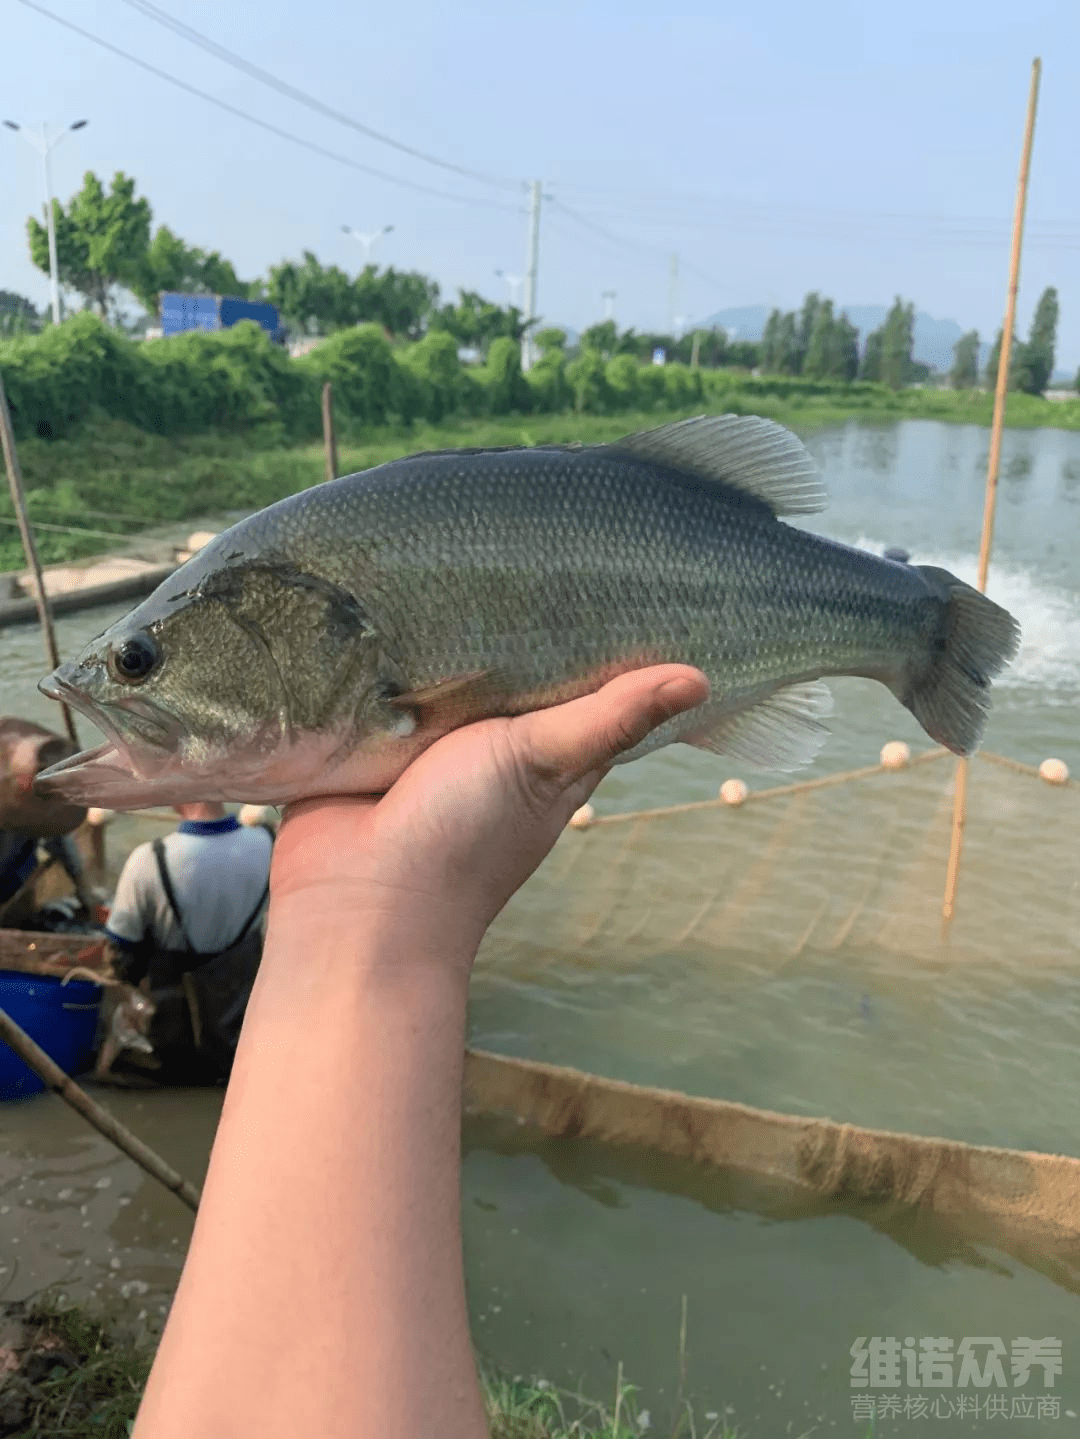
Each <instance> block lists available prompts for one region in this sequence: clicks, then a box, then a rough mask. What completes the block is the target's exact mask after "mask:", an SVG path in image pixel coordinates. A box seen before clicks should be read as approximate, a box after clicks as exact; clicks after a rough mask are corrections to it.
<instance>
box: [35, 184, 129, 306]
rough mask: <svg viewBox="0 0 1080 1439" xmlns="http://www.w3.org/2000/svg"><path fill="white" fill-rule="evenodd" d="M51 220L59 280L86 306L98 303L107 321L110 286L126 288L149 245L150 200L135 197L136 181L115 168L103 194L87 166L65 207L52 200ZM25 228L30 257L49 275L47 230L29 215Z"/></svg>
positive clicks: (112, 292)
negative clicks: (115, 170) (76, 188)
mask: <svg viewBox="0 0 1080 1439" xmlns="http://www.w3.org/2000/svg"><path fill="white" fill-rule="evenodd" d="M53 224H54V226H55V229H56V259H57V267H58V269H59V272H60V283H61V284H62V285H66V286H68V287H69V288H70V289H73V290H77V291H78V292H79V294H81V295H82V296H83V297H84V298H85V300H86V302H87V304H88V305H96V306H97V309H98V312H99V314H100V315H101V317H102V319H108V316H109V304H110V302H111V301H112V300H113V298H114V291H115V287H116V286H117V285H125V286H128V287H129V288H130V287H131V286H132V285H133V284H135V283H137V282H138V279H139V274H140V267H141V265H142V263H143V260H144V258H145V256H146V252H147V250H148V249H149V246H150V202H149V200H146V199H138V200H137V199H136V198H135V181H134V180H133V179H131V178H130V176H128V175H124V174H123V173H122V172H121V171H119V170H118V171H117V172H116V174H115V175H114V176H113V179H112V185H111V187H110V188H109V190H108V192H106V190H105V187H104V186H103V185H102V183H101V181H100V180H99V179H98V177H97V176H96V175H95V174H94V173H93V171H92V170H87V172H86V174H85V175H84V176H83V186H82V189H81V190H79V191H78V193H77V194H75V195H73V196H72V198H71V199H70V200H69V201H68V204H67V207H66V208H65V207H64V206H63V205H62V204H61V203H60V201H59V200H54V201H53ZM26 229H27V233H28V235H29V239H30V258H31V259H32V260H33V262H34V264H35V265H36V266H37V267H38V269H39V270H44V272H45V273H46V274H48V273H49V236H48V229H47V227H46V225H45V224H44V223H42V221H39V220H35V219H34V217H33V216H32V215H31V216H30V218H29V219H28V220H27V222H26Z"/></svg>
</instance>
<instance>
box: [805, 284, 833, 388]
mask: <svg viewBox="0 0 1080 1439" xmlns="http://www.w3.org/2000/svg"><path fill="white" fill-rule="evenodd" d="M811 298H812V299H813V300H815V301H816V302H817V303H816V304H815V305H814V309H813V316H814V319H813V328H812V329H811V331H810V336H809V339H808V341H807V346H806V357H805V359H804V360H803V365H802V372H803V374H804V375H806V376H807V378H808V379H811V380H825V379H829V378H831V377H832V375H833V373H834V371H835V368H836V356H835V353H834V352H835V348H836V336H835V331H836V321H835V320H834V318H833V303H832V301H831V300H819V299H818V296H816V295H814V296H807V299H808V300H809V299H811Z"/></svg>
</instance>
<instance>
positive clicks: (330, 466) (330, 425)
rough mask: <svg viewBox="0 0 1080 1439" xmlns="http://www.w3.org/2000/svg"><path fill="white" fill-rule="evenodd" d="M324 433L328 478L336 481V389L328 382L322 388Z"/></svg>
mask: <svg viewBox="0 0 1080 1439" xmlns="http://www.w3.org/2000/svg"><path fill="white" fill-rule="evenodd" d="M322 433H323V448H324V450H325V451H326V478H327V479H328V480H336V479H337V472H338V459H337V436H336V435H335V433H334V387H333V385H332V384H331V383H330V381H329V380H327V382H326V384H325V385H323V387H322Z"/></svg>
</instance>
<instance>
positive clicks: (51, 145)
mask: <svg viewBox="0 0 1080 1439" xmlns="http://www.w3.org/2000/svg"><path fill="white" fill-rule="evenodd" d="M87 123H88V122H87V121H86V120H76V121H75V123H74V124H73V125H69V126H68V127H67V129H66V130H61V131H60V133H59V135H54V136H53V137H52V139H51V140H50V139H49V131H48V127H47V126H46V125H45V123H44V122H42V126H41V135H40V136H38V135H35V134H34V132H33V130H24V129H23V127H22V126H21V125H16V123H15V121H14V120H5V121H4V124H5V125H6V126H7V128H8V129H9V130H17V131H18V132H19V134H20V135H22V137H23V139H25V140H29V142H30V144H31V145H33V147H34V149H35V150H37V151H38V153H39V154H40V155H41V163H42V168H43V170H44V172H45V227H46V229H47V230H48V233H49V289H50V291H51V296H52V317H53V324H54V325H59V323H60V267H59V265H58V263H57V259H56V221H55V219H54V218H53V197H52V167H51V166H50V164H49V156H50V155H51V154H52V152H53V150H54V149H55V148H56V146H57V145H59V143H60V141H61V140H62V139H63V138H64V137H65V135H70V134H71V132H72V130H81V129H82V128H83V126H84V125H86V124H87Z"/></svg>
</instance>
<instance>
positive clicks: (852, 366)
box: [831, 315, 859, 383]
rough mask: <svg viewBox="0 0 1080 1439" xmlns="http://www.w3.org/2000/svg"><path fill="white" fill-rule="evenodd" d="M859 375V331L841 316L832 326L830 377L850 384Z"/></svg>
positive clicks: (846, 318)
mask: <svg viewBox="0 0 1080 1439" xmlns="http://www.w3.org/2000/svg"><path fill="white" fill-rule="evenodd" d="M858 373H859V331H858V330H857V328H856V327H855V326H854V325H853V324H852V323H851V321H850V320H849V319H848V317H847V315H841V316H840V318H839V319H838V320H837V321H836V324H835V325H834V326H833V361H832V371H831V376H832V378H833V379H835V380H844V381H845V382H847V383H850V382H851V381H852V380H854V378H855V376H856V375H857V374H858Z"/></svg>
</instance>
